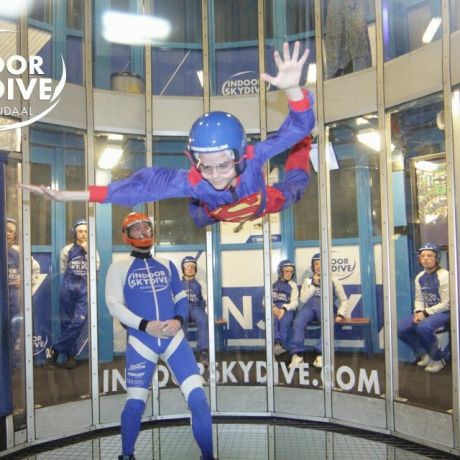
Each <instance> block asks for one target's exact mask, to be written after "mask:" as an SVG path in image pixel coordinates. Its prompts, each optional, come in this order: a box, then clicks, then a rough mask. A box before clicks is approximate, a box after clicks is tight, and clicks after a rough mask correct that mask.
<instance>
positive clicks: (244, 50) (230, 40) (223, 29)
mask: <svg viewBox="0 0 460 460" xmlns="http://www.w3.org/2000/svg"><path fill="white" fill-rule="evenodd" d="M213 6H214V17H215V22H214V24H211V27H213V30H214V34H215V50H214V53H213V55H212V56H211V59H212V61H211V75H212V82H211V83H212V84H211V93H212V95H222V96H247V95H248V94H257V93H258V91H259V56H258V48H257V1H256V0H249V1H242V0H237V1H231V0H225V1H215V2H213Z"/></svg>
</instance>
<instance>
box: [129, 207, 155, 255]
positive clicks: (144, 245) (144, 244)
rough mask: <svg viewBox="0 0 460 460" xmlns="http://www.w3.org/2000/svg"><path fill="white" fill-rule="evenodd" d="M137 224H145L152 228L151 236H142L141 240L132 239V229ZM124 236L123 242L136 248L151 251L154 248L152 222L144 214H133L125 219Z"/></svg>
mask: <svg viewBox="0 0 460 460" xmlns="http://www.w3.org/2000/svg"><path fill="white" fill-rule="evenodd" d="M137 223H144V224H147V225H148V226H149V227H150V235H142V236H141V238H132V237H131V235H130V228H131V227H132V226H133V225H134V224H137ZM121 232H122V234H123V241H124V242H125V243H126V244H130V245H131V246H134V247H135V248H141V249H149V248H151V247H152V246H153V242H154V238H153V225H152V222H151V220H150V219H149V218H148V216H146V215H145V214H143V213H142V212H132V213H130V214H128V215H127V216H126V217H125V218H124V219H123V224H122V227H121Z"/></svg>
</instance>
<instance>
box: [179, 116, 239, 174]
mask: <svg viewBox="0 0 460 460" xmlns="http://www.w3.org/2000/svg"><path fill="white" fill-rule="evenodd" d="M246 144H247V143H246V133H245V132H244V128H243V125H242V124H241V123H240V121H239V120H238V118H236V117H235V116H234V115H232V114H231V113H227V112H208V113H205V114H204V115H202V116H201V117H199V118H198V119H197V120H196V121H195V123H193V125H192V128H191V129H190V134H189V138H188V150H189V152H190V153H191V157H192V161H193V162H194V163H197V161H198V159H197V157H196V155H197V154H199V153H216V152H221V151H222V150H227V149H229V150H232V151H233V154H234V160H235V162H236V170H237V172H238V173H239V174H240V173H242V172H243V170H244V162H243V161H241V160H242V159H243V156H244V152H245V150H246ZM240 161H241V162H240Z"/></svg>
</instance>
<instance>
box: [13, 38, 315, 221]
mask: <svg viewBox="0 0 460 460" xmlns="http://www.w3.org/2000/svg"><path fill="white" fill-rule="evenodd" d="M299 51H300V43H299V42H296V43H295V45H294V49H293V52H292V56H291V53H290V51H289V44H288V43H285V44H284V46H283V58H281V56H280V54H279V53H278V52H277V51H275V53H274V60H275V63H276V65H277V67H278V74H277V76H276V77H272V76H270V75H267V74H262V75H261V79H262V80H265V81H267V82H268V83H270V84H271V85H273V86H276V87H278V88H279V89H284V91H285V93H286V96H287V98H288V103H289V113H288V115H287V117H286V120H285V121H284V123H283V124H282V126H281V127H280V128H279V130H278V131H277V132H276V133H274V134H272V135H270V136H269V137H268V138H267V139H266V140H264V141H262V142H258V143H255V144H253V145H247V143H246V134H245V131H244V128H243V126H242V125H241V123H240V122H239V120H238V119H237V118H235V117H234V116H233V115H231V114H229V113H226V112H209V113H206V114H204V115H203V116H201V117H199V118H198V119H197V120H196V121H195V123H194V124H193V126H192V128H191V130H190V135H189V142H188V151H187V152H186V154H187V156H188V157H189V159H190V161H191V168H190V170H185V169H169V168H162V167H149V168H143V169H141V170H139V171H137V172H135V173H134V174H133V175H132V176H130V177H128V178H126V179H122V180H118V181H115V182H112V183H111V184H109V185H108V186H96V185H95V186H90V188H89V190H87V191H86V190H82V191H59V190H52V189H50V188H47V187H45V186H36V185H21V187H22V188H24V189H26V190H30V191H32V192H35V193H39V194H42V195H43V196H46V197H48V198H51V199H54V200H58V201H76V200H89V201H93V202H101V203H113V204H119V205H124V206H134V205H135V204H138V203H144V202H148V201H159V200H164V199H168V198H188V199H189V212H190V214H191V216H192V218H193V221H194V222H195V224H196V225H197V226H199V227H203V226H205V225H208V224H213V223H215V222H220V221H225V222H246V221H248V220H252V219H257V218H259V217H262V216H263V215H265V214H268V213H276V212H279V211H281V210H283V209H286V208H288V207H289V206H291V205H292V204H293V203H296V202H297V201H299V200H300V198H301V197H302V196H303V193H304V192H305V189H306V187H307V185H308V183H309V178H310V164H309V154H310V146H311V137H309V134H310V132H311V131H312V129H313V128H314V126H315V116H314V113H313V98H312V95H311V94H310V93H309V92H308V91H307V90H306V89H303V90H302V89H301V88H300V86H299V82H300V78H301V74H302V68H303V67H304V64H305V62H306V59H307V57H308V50H306V51H305V52H304V53H303V54H302V55H301V56H300V52H299ZM291 148H292V150H291V152H290V153H289V155H288V159H287V161H286V164H285V168H284V172H285V173H284V177H283V180H282V181H281V182H279V183H277V184H273V185H272V186H267V185H266V182H265V177H264V165H265V163H266V162H267V161H268V160H270V158H272V157H274V156H275V155H278V154H280V153H282V152H284V151H286V150H288V149H291Z"/></svg>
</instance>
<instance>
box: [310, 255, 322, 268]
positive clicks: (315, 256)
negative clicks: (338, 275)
mask: <svg viewBox="0 0 460 460" xmlns="http://www.w3.org/2000/svg"><path fill="white" fill-rule="evenodd" d="M315 260H321V254H320V253H319V252H317V253H316V254H313V257H312V258H311V268H312V269H313V262H315Z"/></svg>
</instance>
